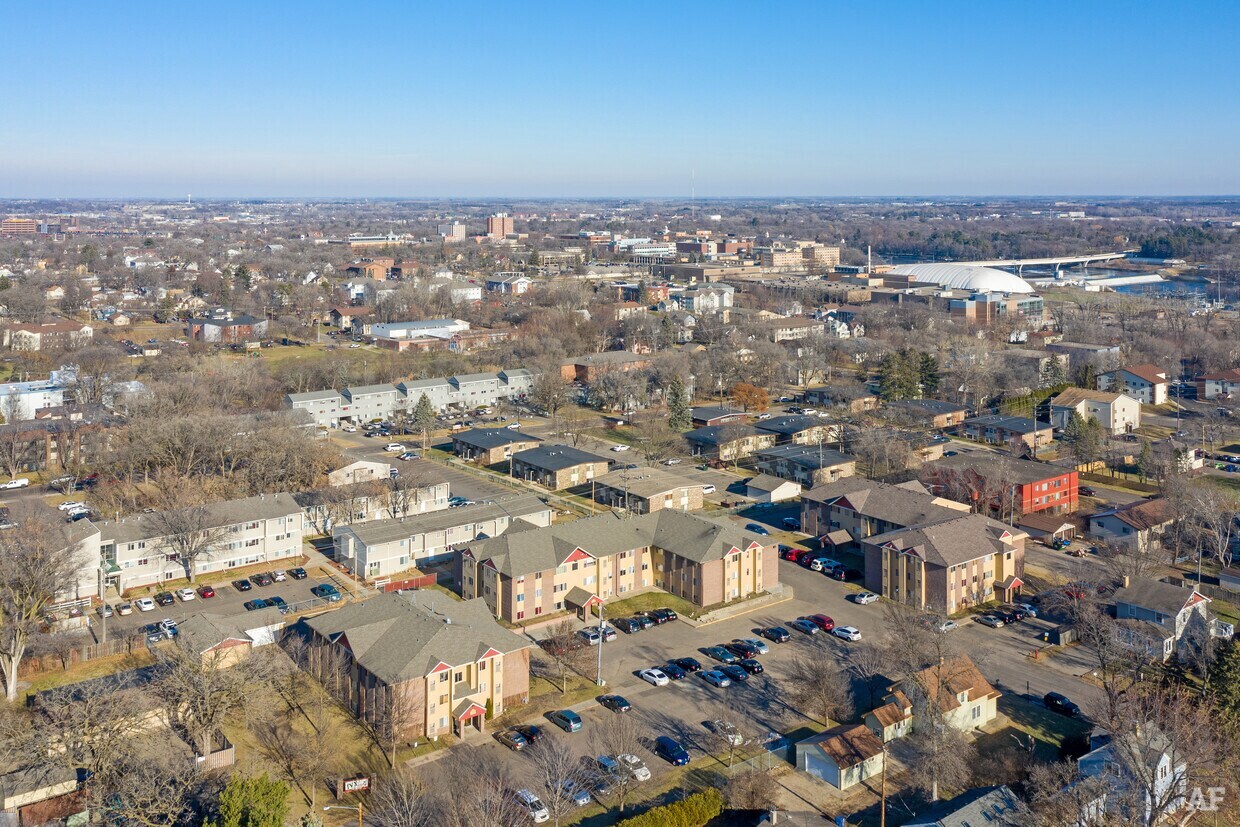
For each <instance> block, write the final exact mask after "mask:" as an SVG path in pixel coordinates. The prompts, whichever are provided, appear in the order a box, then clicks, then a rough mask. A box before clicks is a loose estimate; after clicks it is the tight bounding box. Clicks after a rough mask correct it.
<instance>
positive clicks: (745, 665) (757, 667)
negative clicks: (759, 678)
mask: <svg viewBox="0 0 1240 827" xmlns="http://www.w3.org/2000/svg"><path fill="white" fill-rule="evenodd" d="M736 665H737V666H739V667H740V668H741V669H744V670H745V671H746V672H748V673H749V674H751V675H761V674H762V673H763V672H765V671H766V668H765V667H763V666H762V662H761V661H759V660H758V659H757V658H744V659H742V660H739V661H737V662H736Z"/></svg>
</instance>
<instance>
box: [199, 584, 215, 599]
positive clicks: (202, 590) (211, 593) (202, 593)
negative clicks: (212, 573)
mask: <svg viewBox="0 0 1240 827" xmlns="http://www.w3.org/2000/svg"><path fill="white" fill-rule="evenodd" d="M198 596H199V597H203V598H206V597H215V589H213V588H211V587H210V586H199V587H198Z"/></svg>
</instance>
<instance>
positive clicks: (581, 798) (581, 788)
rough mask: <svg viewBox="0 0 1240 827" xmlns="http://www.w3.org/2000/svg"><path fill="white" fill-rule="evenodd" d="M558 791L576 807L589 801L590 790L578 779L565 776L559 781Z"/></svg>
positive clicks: (582, 805)
mask: <svg viewBox="0 0 1240 827" xmlns="http://www.w3.org/2000/svg"><path fill="white" fill-rule="evenodd" d="M559 793H560V797H561V798H563V799H564V800H565V801H570V802H572V803H573V804H575V805H577V806H578V807H584V806H586V805H587V804H589V803H590V790H589V789H587V788H586V786H585V785H584V784H583V783H581V782H580V781H574V780H573V779H571V778H565V779H564V780H563V781H561V782H560V789H559Z"/></svg>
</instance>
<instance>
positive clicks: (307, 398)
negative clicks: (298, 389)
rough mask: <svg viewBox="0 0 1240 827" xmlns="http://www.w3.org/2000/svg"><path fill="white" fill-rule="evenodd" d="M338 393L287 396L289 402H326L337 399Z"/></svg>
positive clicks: (293, 394)
mask: <svg viewBox="0 0 1240 827" xmlns="http://www.w3.org/2000/svg"><path fill="white" fill-rule="evenodd" d="M339 398H340V392H339V391H309V392H307V393H290V394H289V395H288V399H289V402H294V403H295V402H326V401H327V400H329V399H339Z"/></svg>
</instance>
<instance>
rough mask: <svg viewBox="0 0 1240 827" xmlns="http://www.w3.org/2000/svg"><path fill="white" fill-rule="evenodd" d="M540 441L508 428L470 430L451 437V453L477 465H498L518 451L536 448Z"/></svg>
mask: <svg viewBox="0 0 1240 827" xmlns="http://www.w3.org/2000/svg"><path fill="white" fill-rule="evenodd" d="M541 444H542V440H541V439H540V438H538V437H536V436H531V435H530V434H525V433H522V432H521V431H518V430H513V429H509V428H470V429H469V430H468V431H461V432H460V433H456V434H453V435H452V452H453V453H454V454H456V455H457V456H458V457H460V458H462V459H466V460H470V461H472V462H476V463H478V464H479V465H498V464H499V463H501V462H507V461H508V459H509V458H510V457H511V456H512V455H513V454H514V453H517V452H519V451H526V450H529V449H530V448H537V447H538V446H539V445H541Z"/></svg>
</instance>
